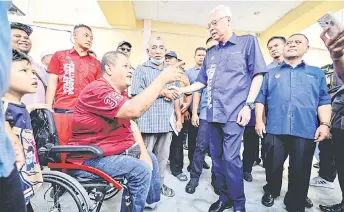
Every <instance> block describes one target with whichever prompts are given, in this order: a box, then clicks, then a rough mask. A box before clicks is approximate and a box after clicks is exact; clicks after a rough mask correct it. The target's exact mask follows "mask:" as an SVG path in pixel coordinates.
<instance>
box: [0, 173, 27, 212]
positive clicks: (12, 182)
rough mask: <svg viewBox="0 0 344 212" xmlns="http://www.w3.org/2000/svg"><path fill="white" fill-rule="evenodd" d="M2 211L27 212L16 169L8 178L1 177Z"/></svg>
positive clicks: (0, 197)
mask: <svg viewBox="0 0 344 212" xmlns="http://www.w3.org/2000/svg"><path fill="white" fill-rule="evenodd" d="M0 211H8V212H9V211H11V212H26V211H27V210H26V205H25V200H24V194H23V187H22V181H21V179H20V176H19V173H18V171H17V168H14V169H13V171H12V172H11V174H10V175H9V176H8V177H0Z"/></svg>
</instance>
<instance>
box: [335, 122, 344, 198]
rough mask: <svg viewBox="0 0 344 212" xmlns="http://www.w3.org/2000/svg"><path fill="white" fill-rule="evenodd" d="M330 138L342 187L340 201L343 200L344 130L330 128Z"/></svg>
mask: <svg viewBox="0 0 344 212" xmlns="http://www.w3.org/2000/svg"><path fill="white" fill-rule="evenodd" d="M332 140H333V145H334V155H335V164H336V168H337V172H338V181H339V185H340V188H341V189H342V198H343V199H342V201H344V130H340V129H332Z"/></svg>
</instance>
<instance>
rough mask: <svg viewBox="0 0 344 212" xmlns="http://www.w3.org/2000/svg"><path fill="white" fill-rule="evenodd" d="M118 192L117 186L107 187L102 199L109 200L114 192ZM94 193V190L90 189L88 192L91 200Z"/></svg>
mask: <svg viewBox="0 0 344 212" xmlns="http://www.w3.org/2000/svg"><path fill="white" fill-rule="evenodd" d="M118 193H119V190H117V188H115V187H111V188H108V189H107V190H106V192H105V196H104V200H109V199H111V198H112V197H114V196H116V194H118ZM94 194H95V190H92V191H90V192H89V197H90V199H91V200H95V197H94Z"/></svg>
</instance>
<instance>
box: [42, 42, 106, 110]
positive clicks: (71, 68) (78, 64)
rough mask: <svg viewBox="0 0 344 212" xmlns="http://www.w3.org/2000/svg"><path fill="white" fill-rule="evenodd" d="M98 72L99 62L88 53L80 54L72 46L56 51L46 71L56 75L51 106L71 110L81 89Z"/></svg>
mask: <svg viewBox="0 0 344 212" xmlns="http://www.w3.org/2000/svg"><path fill="white" fill-rule="evenodd" d="M100 72H101V70H100V62H99V61H98V60H97V59H95V58H94V57H92V56H90V55H86V56H80V55H79V53H78V52H77V51H76V50H75V49H74V48H73V49H70V50H64V51H58V52H56V53H55V54H54V55H53V57H52V58H51V62H50V63H49V66H48V73H50V74H55V75H58V83H57V88H56V92H55V103H54V105H53V107H54V108H59V109H66V110H73V109H74V105H75V102H76V100H77V98H78V97H79V95H80V92H81V91H82V89H84V87H85V86H86V85H88V84H89V83H91V82H92V81H94V80H96V79H99V77H100Z"/></svg>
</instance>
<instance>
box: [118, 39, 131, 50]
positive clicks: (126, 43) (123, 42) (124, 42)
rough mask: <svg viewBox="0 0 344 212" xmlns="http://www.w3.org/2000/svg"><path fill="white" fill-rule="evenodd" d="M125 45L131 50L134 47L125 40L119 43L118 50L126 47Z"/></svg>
mask: <svg viewBox="0 0 344 212" xmlns="http://www.w3.org/2000/svg"><path fill="white" fill-rule="evenodd" d="M124 44H125V45H128V46H129V47H130V48H131V47H132V46H131V43H129V42H128V41H125V40H124V41H121V42H119V43H118V46H117V49H118V48H119V47H121V46H122V45H124Z"/></svg>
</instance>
